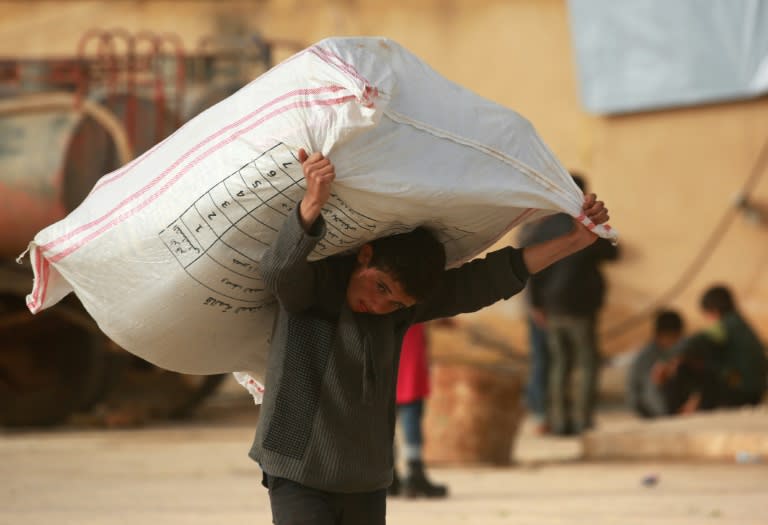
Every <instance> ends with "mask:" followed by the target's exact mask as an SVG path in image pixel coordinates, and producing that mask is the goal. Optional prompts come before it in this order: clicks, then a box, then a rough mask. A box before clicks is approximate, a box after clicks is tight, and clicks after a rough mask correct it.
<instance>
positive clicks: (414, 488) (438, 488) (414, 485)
mask: <svg viewBox="0 0 768 525" xmlns="http://www.w3.org/2000/svg"><path fill="white" fill-rule="evenodd" d="M408 469H409V473H408V477H407V478H406V479H405V481H404V482H403V493H404V495H405V497H406V498H444V497H446V496H447V495H448V487H446V486H445V485H436V484H434V483H432V482H430V481H429V480H428V479H427V476H426V475H425V474H424V464H423V463H422V462H421V461H409V462H408Z"/></svg>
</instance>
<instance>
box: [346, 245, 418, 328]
mask: <svg viewBox="0 0 768 525" xmlns="http://www.w3.org/2000/svg"><path fill="white" fill-rule="evenodd" d="M372 255H373V248H371V245H370V244H366V245H365V246H363V247H362V248H360V251H359V252H358V253H357V266H356V267H355V269H354V271H353V272H352V275H351V276H350V278H349V284H348V285H347V304H348V305H349V308H350V309H351V310H352V311H353V312H357V313H367V314H376V315H383V314H389V313H392V312H394V311H395V310H399V309H401V308H407V307H409V306H413V305H414V304H416V300H415V299H414V298H413V297H411V296H410V295H408V294H407V293H405V291H404V290H403V287H402V285H401V284H400V283H399V282H398V281H397V280H396V279H395V278H394V277H392V275H390V274H389V273H388V272H386V271H383V270H380V269H379V268H375V267H373V266H370V265H369V264H370V262H371V256H372Z"/></svg>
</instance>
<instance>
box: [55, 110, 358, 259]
mask: <svg viewBox="0 0 768 525" xmlns="http://www.w3.org/2000/svg"><path fill="white" fill-rule="evenodd" d="M351 100H357V97H355V96H354V95H347V96H345V97H339V98H334V99H327V100H310V101H300V102H293V103H291V104H288V105H286V106H283V107H282V108H279V109H277V110H275V111H273V112H272V113H269V114H268V115H266V116H264V117H262V118H261V119H259V120H257V121H256V122H254V123H253V124H251V125H250V126H248V127H247V128H243V129H242V130H240V131H238V132H237V133H234V134H233V135H231V136H230V137H229V138H227V139H226V140H223V141H221V142H219V143H218V144H216V145H215V146H213V147H211V148H209V149H208V150H206V151H204V152H203V153H202V154H201V155H199V156H198V157H197V158H195V159H194V160H193V161H192V162H190V163H189V164H187V165H186V166H185V167H184V168H183V169H182V170H181V171H179V172H178V173H177V174H176V175H175V176H174V177H173V178H171V179H170V180H168V181H167V182H166V183H165V184H164V185H163V186H162V187H161V188H160V190H159V191H157V192H155V193H154V194H152V195H151V196H150V197H149V198H148V199H147V200H145V201H144V202H142V203H140V204H139V205H138V206H136V207H135V208H132V209H131V210H129V211H128V212H126V213H123V214H122V215H119V216H118V217H116V218H115V219H113V220H111V221H110V222H108V223H106V224H105V225H104V226H102V227H101V228H99V229H98V230H96V231H94V232H92V233H91V234H90V235H88V236H87V237H85V238H83V239H81V240H80V241H79V242H78V243H76V244H73V245H72V246H70V247H69V248H67V249H66V250H64V251H62V252H60V253H58V254H56V255H53V256H51V257H50V260H51V262H58V261H60V260H62V259H63V258H65V257H67V256H68V255H70V254H72V253H73V252H75V251H77V250H78V249H80V248H81V247H82V246H84V245H86V244H88V242H90V241H91V240H93V239H94V238H96V237H98V236H99V235H101V234H102V233H104V232H105V231H107V230H109V229H110V228H112V227H113V226H116V225H117V224H120V223H121V222H123V221H125V220H126V219H128V218H129V217H131V216H133V215H134V214H136V213H137V212H138V211H141V210H142V209H144V208H145V207H146V206H148V205H149V204H151V203H152V202H154V201H155V200H156V199H157V198H158V197H160V195H162V194H163V193H165V192H166V191H167V190H168V189H169V188H170V187H171V186H173V185H174V184H175V183H176V182H177V181H178V180H179V179H180V178H181V177H182V176H183V175H184V174H186V173H187V172H188V171H189V170H191V169H192V168H194V167H195V166H196V165H197V164H199V163H200V161H202V160H203V159H205V158H206V157H208V156H209V155H210V154H212V153H213V152H215V151H217V150H218V149H220V148H222V147H223V146H226V145H227V144H229V143H230V142H233V141H234V140H236V139H237V138H239V137H240V135H242V134H243V133H246V132H248V131H250V130H252V129H253V128H256V127H258V126H260V125H261V124H263V123H264V122H266V121H268V120H270V119H272V118H274V117H276V116H277V115H280V114H282V113H285V112H286V111H290V110H292V109H297V108H302V107H305V108H306V107H312V106H332V105H339V104H343V103H345V102H349V101H351ZM115 211H117V208H115V209H114V210H112V211H110V212H109V214H108V215H112V214H113V213H114V212H115Z"/></svg>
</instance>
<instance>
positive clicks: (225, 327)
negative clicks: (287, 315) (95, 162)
mask: <svg viewBox="0 0 768 525" xmlns="http://www.w3.org/2000/svg"><path fill="white" fill-rule="evenodd" d="M299 148H304V149H306V150H307V151H321V152H323V153H324V154H326V155H328V156H329V157H330V159H331V160H332V161H333V162H334V164H335V165H336V181H335V182H334V185H333V195H332V197H331V199H330V201H329V202H328V204H327V206H326V207H325V208H324V210H323V215H324V217H325V219H326V221H327V223H328V233H327V235H326V237H325V238H324V239H323V241H322V242H321V243H320V244H319V245H318V248H317V249H316V251H315V252H314V253H313V255H312V256H313V257H314V258H322V257H325V256H328V255H331V254H334V253H338V252H341V251H345V250H349V249H352V248H354V247H356V246H359V245H360V244H362V243H364V242H366V241H368V240H370V239H373V238H376V237H380V236H383V235H387V234H391V233H394V232H401V231H405V230H410V229H412V228H413V227H415V226H417V225H421V224H423V225H426V226H428V227H430V228H432V229H433V230H435V231H436V232H438V234H439V236H440V239H441V240H442V241H443V242H444V243H445V247H446V251H447V254H448V259H449V263H450V264H451V265H455V264H458V263H460V262H462V261H465V260H468V259H471V258H472V257H474V256H475V255H476V254H478V253H479V252H481V251H482V250H484V249H485V248H487V247H488V246H490V245H491V244H492V243H493V242H494V241H496V240H497V239H499V237H500V236H502V235H503V234H504V233H505V232H507V231H508V230H509V229H510V228H512V227H514V226H516V225H518V224H520V223H522V222H524V221H526V220H529V219H532V218H534V217H537V216H541V215H543V214H547V213H552V212H554V211H565V212H567V213H569V214H571V215H573V216H574V217H578V216H579V215H580V213H581V204H582V199H583V196H582V194H581V192H580V191H579V190H578V188H577V187H576V185H575V184H574V183H573V181H572V179H571V177H570V176H569V175H568V173H567V171H566V170H565V169H564V168H563V167H562V166H561V165H560V163H559V162H558V161H557V159H556V158H555V157H554V156H553V155H552V153H551V152H550V151H549V149H548V148H547V147H546V146H545V145H544V144H543V143H542V141H541V140H540V139H539V137H538V136H537V135H536V132H535V131H534V129H533V128H532V127H531V125H530V124H529V123H528V122H527V121H526V120H525V119H523V118H522V117H520V116H519V115H518V114H516V113H515V112H513V111H510V110H509V109H506V108H503V107H501V106H499V105H497V104H494V103H492V102H489V101H487V100H484V99H482V98H481V97H479V96H477V95H475V94H473V93H471V92H469V91H468V90H466V89H464V88H462V87H460V86H458V85H456V84H454V83H452V82H449V81H448V80H446V79H445V78H443V77H441V76H440V75H438V74H437V73H435V72H434V71H433V70H432V69H431V68H430V67H429V66H427V65H426V64H425V63H424V62H422V61H421V60H419V59H418V58H416V57H415V56H414V55H412V54H411V53H409V52H408V51H407V50H405V49H403V48H402V47H400V46H399V45H398V44H396V43H395V42H392V41H391V40H387V39H383V38H331V39H327V40H323V41H321V42H319V43H318V44H316V45H314V46H312V47H310V48H308V49H306V50H304V51H302V52H300V53H298V54H297V55H295V56H294V57H292V58H290V59H289V60H287V61H285V62H283V63H282V64H280V65H278V66H276V67H275V68H273V69H272V70H270V71H269V72H267V73H266V74H264V75H262V76H261V77H259V78H257V79H256V80H254V81H253V82H251V83H250V84H249V85H247V86H245V87H244V88H243V89H241V90H240V91H238V92H237V93H235V94H234V95H232V96H231V97H229V98H227V99H226V100H224V101H222V102H220V103H219V104H217V105H215V106H213V107H212V108H210V109H208V110H207V111H205V112H204V113H202V114H200V115H199V116H197V117H195V118H194V119H193V120H191V121H190V122H188V123H187V124H185V125H184V126H183V127H182V128H181V129H179V130H178V131H176V132H175V133H174V134H173V135H172V136H170V137H168V138H167V139H165V140H164V141H163V142H161V143H160V144H158V145H156V146H155V147H154V148H153V149H151V150H149V151H148V152H146V153H145V154H143V155H142V156H141V157H139V158H137V159H135V160H134V161H132V162H130V163H129V164H127V165H125V166H123V167H122V168H120V169H118V170H116V171H114V172H112V173H110V174H108V175H106V176H104V177H103V178H102V179H101V180H100V181H99V182H98V183H97V184H96V186H95V187H94V189H93V191H92V192H91V194H90V195H89V196H88V198H87V199H86V200H85V201H84V202H83V203H82V205H81V206H80V207H79V208H77V209H76V210H75V211H73V212H72V213H71V214H70V215H69V216H68V217H66V218H65V219H64V220H62V221H60V222H58V223H56V224H53V225H51V226H49V227H48V228H46V229H45V230H43V231H41V232H40V233H38V234H37V236H35V239H34V241H33V242H32V243H31V245H30V247H31V257H32V263H33V267H34V273H35V282H34V289H33V290H32V293H31V294H30V295H29V296H28V306H29V308H30V310H31V311H32V312H38V311H40V310H41V309H44V308H47V307H49V306H51V305H53V304H55V303H56V302H57V301H59V300H60V299H61V298H62V297H64V296H65V295H66V294H68V293H69V292H71V291H74V292H75V293H76V294H77V296H78V297H79V298H80V300H81V301H82V303H83V305H84V306H85V308H86V309H87V310H88V311H89V312H90V314H91V315H92V316H93V317H94V319H95V320H96V321H97V322H98V324H99V326H100V327H101V329H102V330H103V331H104V332H105V333H106V334H107V335H108V336H109V337H111V338H112V339H113V340H114V341H115V342H117V343H118V344H119V345H120V346H122V347H123V348H125V349H126V350H129V351H130V352H132V353H135V354H136V355H139V356H141V357H143V358H144V359H147V360H148V361H151V362H153V363H155V364H157V365H159V366H161V367H164V368H167V369H170V370H176V371H180V372H186V373H199V374H208V373H219V372H228V371H235V370H251V371H255V374H254V375H255V376H256V377H259V375H260V374H261V372H262V371H263V365H264V363H265V358H266V353H267V345H268V339H269V336H270V331H271V327H272V321H273V314H274V299H273V298H272V297H271V296H270V295H269V294H268V293H267V292H265V291H264V290H263V284H262V281H261V279H260V277H259V271H258V261H259V260H260V257H261V255H262V253H263V251H264V249H265V248H266V247H267V246H268V245H269V243H270V242H271V241H272V240H273V238H274V236H275V234H276V232H277V230H278V228H279V227H280V225H281V224H282V222H283V220H284V217H285V216H286V214H288V213H290V212H291V210H292V209H293V207H294V206H295V205H296V203H297V201H298V200H299V199H300V198H301V196H302V194H303V189H302V188H303V179H302V174H301V167H300V165H299V162H298V161H297V159H296V155H297V151H298V150H299ZM581 220H582V221H584V222H585V224H588V223H589V221H588V220H587V219H585V218H584V217H583V216H582V217H581ZM588 225H590V224H588ZM590 226H591V227H594V225H590ZM595 231H596V232H597V233H598V234H599V235H601V236H603V237H609V238H613V237H615V233H614V232H613V231H612V230H610V228H607V227H603V226H598V227H597V228H596V230H595Z"/></svg>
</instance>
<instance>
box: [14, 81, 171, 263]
mask: <svg viewBox="0 0 768 525" xmlns="http://www.w3.org/2000/svg"><path fill="white" fill-rule="evenodd" d="M128 111H130V113H131V114H132V115H133V117H132V118H134V119H135V121H137V122H149V123H152V125H150V126H141V127H137V128H136V132H134V133H131V134H129V133H128V130H126V127H125V125H124V122H125V121H126V117H127V113H128ZM176 124H177V117H176V116H175V115H174V114H172V113H170V112H167V111H166V112H164V113H163V114H159V112H158V109H157V106H156V104H154V103H153V102H152V101H150V100H146V99H142V98H138V97H134V96H131V95H113V96H110V97H105V98H103V99H101V100H98V99H97V100H93V99H86V100H81V101H78V100H77V99H76V96H75V95H73V94H69V93H36V94H31V95H18V96H11V97H5V98H0V258H10V257H14V256H16V255H18V254H19V253H20V252H21V251H23V250H24V249H25V247H26V244H27V243H28V242H29V241H30V240H31V239H32V237H33V236H34V235H35V233H36V232H37V231H39V230H40V229H42V228H43V227H45V226H47V225H48V224H51V223H53V222H55V221H57V220H59V219H61V218H63V217H64V216H65V215H66V214H67V213H68V212H69V211H71V210H73V209H74V208H75V207H76V206H77V205H78V204H79V203H80V202H81V201H82V200H83V198H85V196H86V195H87V194H88V192H89V191H90V189H91V188H92V187H93V185H94V184H95V183H96V181H97V180H98V179H99V178H100V177H101V176H103V175H105V174H107V173H109V172H111V171H113V170H114V169H116V168H118V167H119V166H120V165H122V164H124V163H126V162H128V161H129V160H130V159H131V158H133V156H134V155H136V154H140V153H142V152H143V151H145V150H146V149H148V148H149V147H151V146H152V145H153V144H155V143H156V142H158V141H159V140H162V139H163V138H164V137H165V136H167V135H168V134H169V133H170V132H172V131H173V130H174V129H175V128H176Z"/></svg>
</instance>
